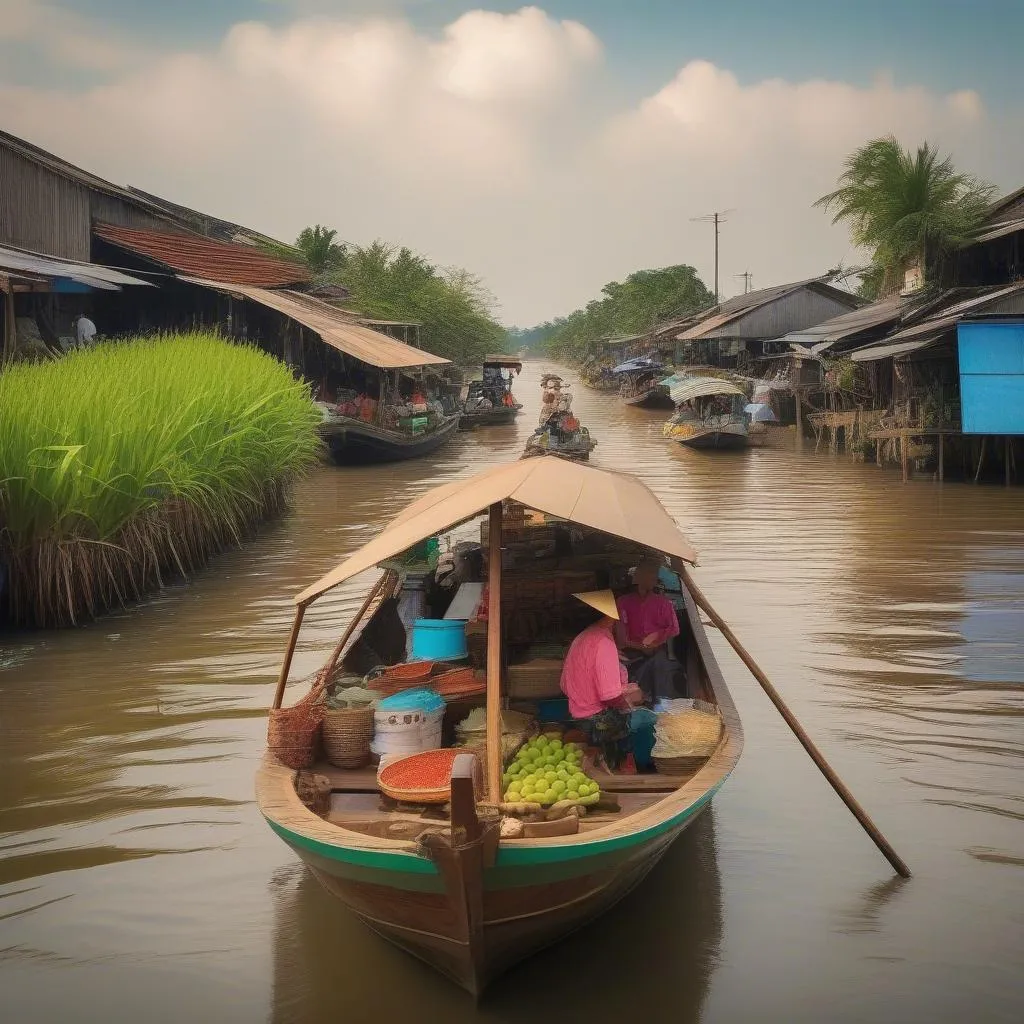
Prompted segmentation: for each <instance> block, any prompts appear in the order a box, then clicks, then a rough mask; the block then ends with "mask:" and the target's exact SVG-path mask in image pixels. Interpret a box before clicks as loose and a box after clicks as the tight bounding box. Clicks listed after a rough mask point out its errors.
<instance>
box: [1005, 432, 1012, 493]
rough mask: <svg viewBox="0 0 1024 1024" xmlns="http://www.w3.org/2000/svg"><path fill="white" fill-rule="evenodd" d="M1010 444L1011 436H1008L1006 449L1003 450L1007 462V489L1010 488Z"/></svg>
mask: <svg viewBox="0 0 1024 1024" xmlns="http://www.w3.org/2000/svg"><path fill="white" fill-rule="evenodd" d="M1010 444H1011V441H1010V437H1009V435H1007V437H1006V446H1005V448H1004V450H1003V456H1004V458H1005V460H1006V486H1007V487H1009V486H1010Z"/></svg>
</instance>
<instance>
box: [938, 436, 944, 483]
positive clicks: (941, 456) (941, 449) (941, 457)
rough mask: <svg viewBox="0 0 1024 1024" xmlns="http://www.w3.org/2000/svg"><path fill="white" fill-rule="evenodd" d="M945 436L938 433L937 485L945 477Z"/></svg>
mask: <svg viewBox="0 0 1024 1024" xmlns="http://www.w3.org/2000/svg"><path fill="white" fill-rule="evenodd" d="M945 438H946V435H945V434H944V433H942V431H941V430H940V431H939V483H940V484H941V483H942V481H943V480H944V479H945V476H946V445H945Z"/></svg>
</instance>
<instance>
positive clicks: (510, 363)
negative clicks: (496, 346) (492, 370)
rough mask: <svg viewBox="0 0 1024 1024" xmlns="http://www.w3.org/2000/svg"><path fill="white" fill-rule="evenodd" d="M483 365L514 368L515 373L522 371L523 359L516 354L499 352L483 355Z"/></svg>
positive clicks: (507, 368)
mask: <svg viewBox="0 0 1024 1024" xmlns="http://www.w3.org/2000/svg"><path fill="white" fill-rule="evenodd" d="M483 365H484V366H501V367H503V368H504V369H506V370H515V371H516V372H517V373H520V372H522V369H523V361H522V359H520V358H519V357H518V356H503V355H501V354H495V355H490V356H484V359H483Z"/></svg>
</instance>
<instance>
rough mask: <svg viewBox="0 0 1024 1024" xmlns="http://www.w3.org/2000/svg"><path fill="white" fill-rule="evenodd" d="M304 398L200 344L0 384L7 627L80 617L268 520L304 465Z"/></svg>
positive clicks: (186, 339)
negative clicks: (11, 622)
mask: <svg viewBox="0 0 1024 1024" xmlns="http://www.w3.org/2000/svg"><path fill="white" fill-rule="evenodd" d="M319 418H320V415H319V413H318V411H317V410H316V407H315V406H314V405H313V404H312V402H311V401H310V397H309V393H308V389H307V387H306V386H305V385H304V384H302V383H300V382H297V381H296V380H294V378H293V377H292V375H291V373H290V372H289V370H288V369H287V367H285V366H284V365H282V364H281V363H279V362H278V361H277V360H275V359H273V358H272V357H270V356H268V355H266V354H265V353H263V352H260V351H259V350H258V349H255V348H250V347H245V346H239V345H234V344H229V343H227V342H225V341H223V340H222V339H220V338H219V337H217V336H216V335H213V334H208V333H185V334H174V335H164V336H160V337H156V338H139V339H134V340H131V341H121V342H111V343H107V344H103V345H98V346H96V347H95V348H91V349H88V350H85V351H79V352H74V353H71V354H69V355H67V356H65V357H64V358H62V359H59V360H57V361H55V362H51V363H44V364H40V365H15V366H11V367H9V368H8V369H7V370H6V371H5V372H3V373H2V374H0V566H2V565H6V569H7V573H6V576H7V610H8V614H9V617H10V619H11V620H12V621H13V622H14V623H15V624H18V625H26V626H62V625H69V624H74V623H78V622H80V621H82V620H83V619H87V618H92V617H94V616H95V615H97V614H99V613H100V612H102V611H104V610H106V609H108V608H110V607H112V606H115V605H119V604H123V603H125V602H126V601H128V600H133V599H138V598H139V597H141V596H142V595H143V594H144V593H145V592H146V591H147V590H150V589H152V588H154V587H159V586H160V585H162V583H163V579H164V577H165V575H168V574H177V573H182V574H184V573H188V572H190V571H191V570H193V569H196V568H198V567H199V566H201V565H202V564H203V563H204V562H205V561H206V559H207V558H209V556H210V555H211V554H213V553H214V552H216V551H218V550H220V549H222V548H223V547H225V546H226V545H229V544H234V543H239V542H240V541H241V540H242V539H243V538H244V537H245V535H246V534H248V533H250V532H251V531H252V530H253V529H254V528H255V527H256V525H257V524H258V523H259V522H260V521H261V520H263V519H265V518H266V517H267V516H269V515H273V514H274V513H277V512H278V511H280V509H281V508H282V507H283V505H284V503H285V499H286V496H287V492H288V488H289V485H290V484H291V482H292V481H293V480H294V479H295V477H296V476H297V475H298V474H300V473H302V472H303V471H304V470H306V469H307V468H308V467H309V466H310V465H311V464H312V463H313V462H314V461H315V460H316V458H317V456H318V453H319V448H320V442H319V440H318V438H317V435H316V429H315V428H316V424H317V423H318V422H319Z"/></svg>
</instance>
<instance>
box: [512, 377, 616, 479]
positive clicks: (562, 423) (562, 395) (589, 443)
mask: <svg viewBox="0 0 1024 1024" xmlns="http://www.w3.org/2000/svg"><path fill="white" fill-rule="evenodd" d="M540 389H541V412H540V424H539V426H538V427H537V429H536V430H535V431H534V432H533V433H532V434H531V435H530V437H529V439H528V440H527V442H526V448H525V449H524V450H523V454H522V455H521V456H520V457H521V458H524V459H525V458H529V457H531V456H534V455H560V456H561V457H562V458H563V459H571V460H573V461H576V462H586V461H587V460H588V459H589V458H590V453H591V452H592V451H593V450H594V449H595V448H596V447H597V442H596V441H595V440H593V439H592V438H591V436H590V431H589V430H587V428H586V427H585V426H583V424H582V423H580V421H579V420H578V419H577V418H576V416H575V415H574V414H573V412H572V395H571V394H570V393H569V385H568V384H563V383H562V378H561V377H559V376H558V375H557V374H555V373H546V374H544V376H543V377H541V381H540Z"/></svg>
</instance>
